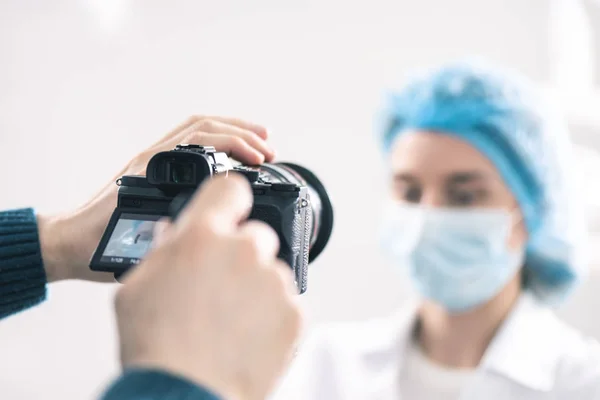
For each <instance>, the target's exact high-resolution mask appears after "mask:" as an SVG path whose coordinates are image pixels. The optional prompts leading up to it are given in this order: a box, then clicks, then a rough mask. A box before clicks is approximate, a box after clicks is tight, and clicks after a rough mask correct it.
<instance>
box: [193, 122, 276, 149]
mask: <svg viewBox="0 0 600 400" xmlns="http://www.w3.org/2000/svg"><path fill="white" fill-rule="evenodd" d="M193 131H200V132H206V133H216V134H222V135H232V136H237V137H239V138H241V139H243V140H245V141H246V142H248V144H250V146H252V147H254V148H255V149H256V150H258V151H260V152H261V153H262V154H264V155H265V158H268V159H272V158H273V156H274V155H275V153H274V151H273V149H271V147H270V146H269V145H268V144H267V142H266V141H265V139H263V138H262V137H260V136H259V135H257V134H256V133H255V132H253V131H251V130H248V129H243V128H240V127H238V126H235V125H231V124H227V123H224V122H221V121H218V120H213V119H206V120H201V121H198V122H197V123H195V124H193V125H191V126H190V127H189V128H188V129H186V130H185V132H186V133H191V132H193Z"/></svg>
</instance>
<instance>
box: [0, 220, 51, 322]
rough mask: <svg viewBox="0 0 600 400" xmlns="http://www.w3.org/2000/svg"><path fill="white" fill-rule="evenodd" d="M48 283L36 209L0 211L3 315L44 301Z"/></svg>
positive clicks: (0, 307) (0, 300)
mask: <svg viewBox="0 0 600 400" xmlns="http://www.w3.org/2000/svg"><path fill="white" fill-rule="evenodd" d="M46 282H47V279H46V272H45V270H44V263H43V261H42V254H41V247H40V240H39V234H38V225H37V220H36V216H35V213H34V211H33V210H32V209H21V210H11V211H4V212H0V318H4V317H7V316H9V315H12V314H15V313H17V312H20V311H22V310H25V309H27V308H29V307H33V306H35V305H37V304H39V303H40V302H42V301H43V300H44V299H45V298H46Z"/></svg>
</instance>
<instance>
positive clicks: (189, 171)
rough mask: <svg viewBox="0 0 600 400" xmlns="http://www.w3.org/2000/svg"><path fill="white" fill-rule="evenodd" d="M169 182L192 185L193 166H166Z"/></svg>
mask: <svg viewBox="0 0 600 400" xmlns="http://www.w3.org/2000/svg"><path fill="white" fill-rule="evenodd" d="M167 168H168V175H167V176H168V177H169V181H170V182H172V183H194V165H193V164H191V163H179V162H171V163H169V164H167Z"/></svg>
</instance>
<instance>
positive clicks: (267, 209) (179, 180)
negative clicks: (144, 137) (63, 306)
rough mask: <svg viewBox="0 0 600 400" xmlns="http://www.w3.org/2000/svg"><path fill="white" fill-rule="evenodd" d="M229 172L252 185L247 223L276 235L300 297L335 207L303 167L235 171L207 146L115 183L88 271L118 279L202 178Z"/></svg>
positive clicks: (157, 160)
mask: <svg viewBox="0 0 600 400" xmlns="http://www.w3.org/2000/svg"><path fill="white" fill-rule="evenodd" d="M230 173H239V174H241V175H243V176H244V177H245V178H246V179H247V180H248V181H249V182H250V184H251V187H252V192H253V199H254V200H253V205H252V210H251V212H250V215H249V219H255V220H260V221H263V222H265V223H267V224H268V225H270V226H271V227H272V228H273V229H274V230H275V232H276V233H277V235H278V236H279V241H280V249H279V254H278V257H279V258H280V259H282V260H283V261H285V262H286V263H287V264H288V265H289V266H290V268H291V269H292V271H293V272H294V276H295V281H296V285H297V288H298V291H299V293H300V294H302V293H304V292H305V291H306V285H307V269H308V264H309V262H312V261H313V260H315V258H317V256H318V255H319V254H321V252H322V251H323V249H324V248H325V246H326V245H327V242H328V241H329V237H330V236H331V232H332V229H333V207H332V205H331V201H330V199H329V196H328V194H327V191H326V190H325V187H324V186H323V184H322V183H321V181H320V180H319V179H318V178H317V177H316V176H315V175H314V174H313V173H312V172H311V171H309V170H308V169H306V168H304V167H302V166H299V165H296V164H292V163H274V164H262V165H260V166H247V165H241V164H239V165H234V162H232V160H230V158H229V157H228V156H227V154H226V153H222V152H217V151H216V150H215V148H214V147H210V146H198V145H190V144H182V145H178V146H177V147H176V148H175V149H174V150H171V151H164V152H161V153H158V154H156V155H154V156H153V157H152V158H151V159H150V161H149V162H148V165H147V168H146V176H131V175H129V176H123V177H121V178H119V179H118V180H117V185H119V192H118V203H117V208H116V209H115V210H114V212H113V214H112V217H111V218H110V221H109V223H108V225H107V227H106V230H105V231H104V234H103V236H102V239H101V241H100V244H99V245H98V248H97V249H96V251H95V253H94V255H93V257H92V260H91V263H90V268H91V269H92V270H94V271H103V272H111V273H113V274H114V275H115V278H116V279H117V280H119V278H120V277H121V276H122V275H123V274H124V273H126V272H127V271H128V270H130V269H131V268H132V267H134V266H135V265H137V264H139V263H140V262H141V261H142V260H143V258H144V256H145V255H146V253H147V252H148V251H149V250H150V249H151V248H152V241H153V237H154V232H155V231H156V224H157V223H159V221H160V220H161V219H163V218H164V217H170V218H171V219H176V218H177V216H178V215H179V213H180V212H181V210H182V209H183V208H184V207H185V205H186V204H187V202H188V201H189V200H190V199H191V197H192V196H193V194H194V192H195V191H196V189H197V188H198V187H199V186H200V185H201V184H202V182H203V181H204V180H205V179H207V178H211V177H214V176H218V175H227V174H230Z"/></svg>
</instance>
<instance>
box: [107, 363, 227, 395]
mask: <svg viewBox="0 0 600 400" xmlns="http://www.w3.org/2000/svg"><path fill="white" fill-rule="evenodd" d="M102 400H222V399H221V398H220V397H217V396H216V395H215V394H213V393H211V392H209V391H208V390H206V389H204V388H201V387H199V386H197V385H195V384H193V383H191V382H189V381H187V380H185V379H183V378H180V377H177V376H174V375H171V374H167V373H164V372H160V371H153V370H146V369H138V370H130V371H126V372H125V373H124V374H123V375H121V376H120V377H119V378H118V379H117V380H116V381H115V382H114V383H113V384H112V385H111V386H110V388H109V389H108V390H107V391H106V393H105V394H104V396H103V397H102Z"/></svg>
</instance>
